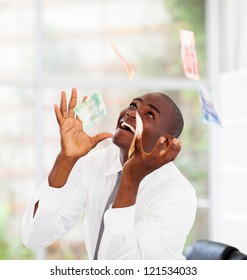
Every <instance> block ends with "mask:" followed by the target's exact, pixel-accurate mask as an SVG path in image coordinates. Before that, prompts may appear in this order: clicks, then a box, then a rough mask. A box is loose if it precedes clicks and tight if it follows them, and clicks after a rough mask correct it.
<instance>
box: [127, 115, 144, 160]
mask: <svg viewBox="0 0 247 280" xmlns="http://www.w3.org/2000/svg"><path fill="white" fill-rule="evenodd" d="M142 132H143V123H142V119H141V117H140V115H139V114H138V112H137V111H136V128H135V135H134V137H133V140H132V142H131V145H130V148H129V153H128V157H129V158H130V157H131V155H132V154H133V152H134V151H135V142H136V137H137V136H138V135H142Z"/></svg>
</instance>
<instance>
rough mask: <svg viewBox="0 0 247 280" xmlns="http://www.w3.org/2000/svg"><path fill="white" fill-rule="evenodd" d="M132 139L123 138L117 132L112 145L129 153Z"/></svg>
mask: <svg viewBox="0 0 247 280" xmlns="http://www.w3.org/2000/svg"><path fill="white" fill-rule="evenodd" d="M129 140H130V139H126V138H125V137H121V135H119V134H118V132H117V131H116V132H115V134H114V135H113V137H112V143H113V144H114V145H116V146H117V147H119V148H120V149H123V150H125V151H128V150H129V148H130V144H131V141H129Z"/></svg>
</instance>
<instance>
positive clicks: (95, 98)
mask: <svg viewBox="0 0 247 280" xmlns="http://www.w3.org/2000/svg"><path fill="white" fill-rule="evenodd" d="M74 111H75V113H76V115H77V116H78V117H79V118H80V120H81V121H82V122H83V126H84V128H90V127H92V126H93V125H94V124H95V123H96V122H98V121H99V120H100V119H102V118H103V117H104V116H106V115H107V111H106V107H105V104H104V101H103V99H102V97H101V95H100V94H98V93H93V94H92V95H91V96H89V97H88V98H86V99H85V100H84V101H83V102H82V103H81V104H78V105H77V106H76V107H75V109H74Z"/></svg>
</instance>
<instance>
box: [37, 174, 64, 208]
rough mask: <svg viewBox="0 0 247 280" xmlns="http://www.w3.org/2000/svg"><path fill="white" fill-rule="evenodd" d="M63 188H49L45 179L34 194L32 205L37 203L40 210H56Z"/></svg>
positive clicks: (59, 204) (59, 203)
mask: <svg viewBox="0 0 247 280" xmlns="http://www.w3.org/2000/svg"><path fill="white" fill-rule="evenodd" d="M64 188H65V186H64V187H62V188H53V187H50V186H49V183H48V179H46V180H45V181H44V182H43V184H42V185H41V186H40V188H39V189H38V191H37V193H36V194H35V196H34V203H36V202H37V201H39V208H40V209H56V208H58V207H60V206H61V199H62V197H63V193H64Z"/></svg>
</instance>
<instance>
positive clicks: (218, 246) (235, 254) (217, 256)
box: [185, 240, 247, 260]
mask: <svg viewBox="0 0 247 280" xmlns="http://www.w3.org/2000/svg"><path fill="white" fill-rule="evenodd" d="M185 257H186V259H187V260H247V255H245V254H243V253H241V252H240V251H239V250H238V249H237V248H235V247H232V246H230V245H227V244H223V243H219V242H215V241H210V240H198V241H196V242H195V243H194V244H192V245H191V246H190V247H188V248H187V249H186V250H185Z"/></svg>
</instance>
